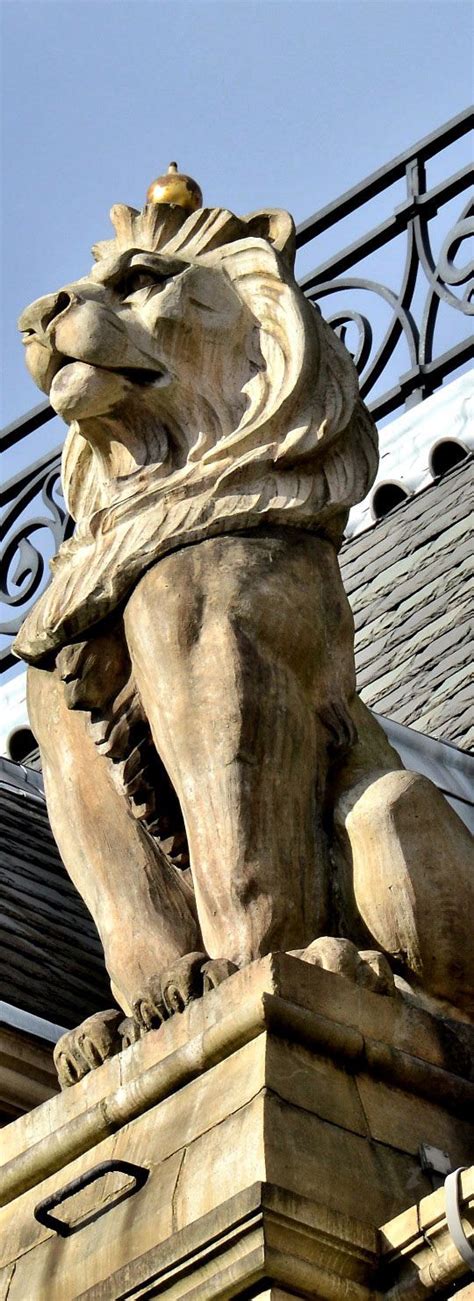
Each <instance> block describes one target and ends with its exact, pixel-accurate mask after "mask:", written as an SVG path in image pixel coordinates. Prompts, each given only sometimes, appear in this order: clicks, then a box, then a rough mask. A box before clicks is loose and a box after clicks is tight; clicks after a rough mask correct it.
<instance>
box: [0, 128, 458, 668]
mask: <svg viewBox="0 0 474 1301" xmlns="http://www.w3.org/2000/svg"><path fill="white" fill-rule="evenodd" d="M473 125H474V113H473V111H472V110H466V112H464V113H461V114H459V115H458V116H457V117H455V118H453V119H452V120H451V121H450V122H448V123H447V124H446V126H444V127H442V128H441V130H439V131H435V132H433V134H432V135H430V136H427V137H426V139H424V140H422V141H420V142H419V143H418V144H416V145H414V147H413V148H412V149H410V150H407V151H406V152H405V153H403V154H400V156H399V157H398V158H395V159H394V160H393V161H392V162H390V163H388V164H387V165H386V166H385V167H382V168H380V170H379V171H377V172H374V173H373V175H372V176H369V177H368V178H367V179H366V180H365V181H362V182H361V183H360V184H359V185H356V186H354V187H353V189H351V190H348V191H347V193H346V194H343V195H342V196H341V197H340V198H339V199H336V200H335V201H334V202H333V203H330V204H328V205H327V207H325V208H322V209H321V210H320V211H319V212H317V213H315V215H314V216H313V217H310V218H309V219H308V221H305V222H303V224H302V225H301V226H299V228H298V232H297V247H298V250H299V257H300V260H303V259H304V258H306V256H307V253H306V251H305V250H306V246H308V247H309V246H310V245H311V244H312V241H314V240H318V246H320V245H321V241H322V238H323V237H326V238H327V237H328V234H329V232H331V234H332V237H333V240H334V242H335V244H336V247H337V250H338V251H337V252H335V253H333V254H332V255H331V256H329V257H327V258H326V260H325V261H324V262H322V263H320V264H319V266H317V267H316V268H315V269H314V270H312V271H309V272H304V274H302V275H301V276H300V284H301V286H302V288H303V289H304V291H305V293H306V294H307V296H308V298H309V299H310V300H311V301H312V302H313V303H314V304H315V306H316V307H318V308H320V307H321V305H323V306H324V309H325V310H324V315H325V316H326V319H327V320H329V321H330V322H331V324H332V326H333V328H334V329H335V331H336V332H337V333H338V334H339V335H340V337H342V338H343V339H344V341H345V342H346V344H347V346H348V347H349V349H350V351H351V352H352V353H353V355H354V359H355V362H356V365H357V368H358V372H359V377H360V385H361V392H362V395H363V397H364V398H365V400H366V402H367V404H368V406H369V407H370V409H371V410H372V411H373V414H374V415H375V418H376V419H377V420H378V421H380V420H383V419H384V418H386V417H387V416H389V415H391V414H392V413H394V412H396V411H397V410H398V409H399V408H402V407H404V406H410V405H412V404H413V403H415V402H419V401H421V400H423V398H425V397H428V396H430V394H432V393H433V392H434V390H435V389H436V388H437V387H439V385H441V384H442V383H443V381H444V379H445V378H446V377H447V376H448V375H451V374H454V373H455V372H456V371H458V370H459V369H460V368H462V367H463V366H464V365H465V363H466V362H467V361H468V360H469V359H470V358H471V357H472V356H473V347H472V335H471V333H470V331H469V337H466V335H467V330H466V326H468V325H469V321H468V320H467V318H468V317H470V316H472V315H473V314H474V301H473V282H472V273H471V270H470V268H469V267H468V266H458V265H457V264H456V258H457V257H458V254H459V250H460V248H461V246H462V244H463V242H464V240H466V238H467V236H468V235H469V234H471V233H473V229H474V228H473V222H472V216H473V210H474V205H473V203H472V199H471V198H468V199H467V200H466V201H465V202H464V204H463V206H461V209H460V210H458V209H456V213H455V219H454V221H453V220H452V206H453V202H456V201H457V200H458V199H459V198H460V197H461V196H462V195H465V193H466V192H467V190H468V189H469V186H470V183H471V181H472V176H473V168H472V165H471V164H470V163H468V164H466V165H464V166H462V167H461V168H460V169H459V170H457V171H455V172H454V173H453V174H452V175H449V176H448V177H447V178H446V179H443V180H442V181H441V182H438V183H437V184H435V185H432V186H429V185H428V183H427V163H429V162H430V160H433V159H435V158H438V156H442V155H443V154H444V152H445V151H446V150H448V149H449V148H450V147H451V146H453V145H455V144H456V142H461V141H462V140H463V139H464V138H465V137H467V134H468V132H469V131H470V130H471V129H472V127H473ZM403 182H404V183H405V187H406V188H405V193H404V195H403V196H400V195H399V196H398V202H396V204H395V207H393V189H394V187H396V186H397V185H398V186H399V185H400V183H403ZM400 198H401V201H400ZM384 199H385V201H386V203H387V207H388V208H389V215H387V216H385V217H384V219H383V220H382V221H381V222H380V221H379V222H378V224H376V225H375V226H373V227H372V228H371V229H369V231H368V232H367V229H366V226H367V220H368V218H369V217H370V209H371V206H373V204H374V201H376V202H377V203H378V205H379V206H380V203H381V202H383V200H384ZM390 204H391V209H392V210H391V211H390ZM450 205H451V211H450ZM443 209H445V210H446V213H447V215H448V217H449V220H448V229H446V224H445V228H444V229H443V232H442V237H441V241H440V240H439V231H437V232H436V238H437V239H438V243H439V249H438V253H437V254H436V253H435V252H434V251H433V250H434V243H433V240H432V238H431V230H432V227H433V226H434V225H435V224H436V219H437V216H438V213H439V212H440V211H441V210H443ZM358 212H359V213H360V214H361V216H362V217H363V218H364V233H363V234H362V235H361V236H360V237H359V238H357V239H356V240H355V241H354V242H352V243H351V244H349V245H348V246H347V247H344V248H342V251H341V249H340V242H341V238H342V239H343V238H344V236H343V233H342V228H343V226H344V223H345V221H346V220H347V218H350V219H351V222H354V219H355V214H356V213H358ZM400 243H401V244H402V245H403V256H402V258H401V261H400V262H399V265H398V266H397V265H396V263H395V260H394V259H393V258H392V256H391V250H392V249H393V247H394V246H395V245H396V244H398V245H399V246H400ZM380 250H384V280H383V281H381V280H380V279H379V278H378V276H377V274H376V273H375V272H374V274H371V272H370V269H368V263H370V259H373V258H374V257H375V258H376V257H377V254H378V253H379V252H380ZM387 268H389V269H390V276H389V275H387ZM389 278H391V279H392V281H393V280H394V279H398V286H399V287H398V289H394V288H393V287H392V286H391V285H389V284H388V283H387V279H389ZM463 287H464V288H463ZM347 295H349V298H348V297H347ZM361 300H362V302H363V303H364V306H359V304H360V302H361ZM366 302H368V303H369V305H370V306H369V309H367V308H366V306H365V303H366ZM328 307H329V309H330V310H329V312H328V310H327V309H328ZM381 307H382V308H383V311H384V312H385V319H384V317H383V312H381V310H380V308H381ZM440 309H443V310H444V311H445V318H446V314H447V318H448V323H447V326H446V319H445V323H444V327H443V326H442V323H441V320H440ZM454 317H456V318H457V319H458V320H459V321H461V322H462V326H463V335H462V337H460V338H459V339H458V341H457V342H455V343H454V345H453V344H452V342H451V340H452V335H453V333H454V331H453V328H452V321H453V319H454ZM446 329H447V333H448V339H449V341H450V344H451V346H449V347H445V346H444V342H446ZM458 333H460V332H459V331H458ZM443 340H444V342H443ZM403 348H404V349H405V352H404V356H405V363H406V362H408V366H406V364H405V366H404V364H403ZM394 367H395V383H393V382H390V371H392V378H393V372H394ZM387 382H388V387H387ZM54 414H55V413H54V411H53V410H52V408H51V407H50V405H49V403H48V402H43V403H42V404H41V405H40V406H38V407H36V408H35V409H34V410H33V411H31V412H29V413H28V415H26V416H24V417H23V418H22V419H20V420H18V421H16V422H15V423H14V424H13V425H10V426H9V427H8V429H6V430H5V431H4V434H3V435H2V446H3V449H4V450H7V449H9V448H12V447H13V446H14V445H15V444H18V443H20V442H21V441H22V440H23V439H25V438H26V437H27V436H28V435H29V434H31V433H33V432H34V431H35V430H37V429H39V428H40V427H41V426H42V425H45V424H46V423H47V422H48V421H49V420H51V419H52V418H53V417H54ZM60 454H61V449H60V448H56V449H55V450H53V451H52V452H50V453H48V454H47V455H45V456H43V457H42V459H41V460H39V461H36V462H35V464H33V465H30V466H29V467H28V468H27V469H26V470H23V471H21V472H19V473H18V474H16V475H15V476H14V477H13V478H12V479H10V481H9V482H8V483H7V484H6V486H5V488H4V490H3V493H2V504H3V505H4V506H5V508H6V509H5V516H4V519H3V526H2V535H3V537H4V538H5V547H4V550H3V553H2V560H1V589H0V590H1V601H2V603H3V604H4V605H5V606H7V607H8V608H9V610H10V611H11V617H10V618H8V619H7V620H6V622H4V623H3V624H0V635H1V636H2V637H3V641H4V645H3V648H0V665H1V668H2V670H5V669H7V668H9V667H10V666H11V665H12V664H13V663H14V657H13V655H12V653H11V649H10V645H11V640H12V638H13V636H14V635H15V632H16V631H17V629H18V627H19V626H20V623H21V622H22V620H23V618H24V617H25V615H26V613H27V611H28V609H29V608H30V606H31V605H32V603H33V601H34V600H35V599H36V597H37V596H38V595H39V593H40V592H41V590H42V589H43V587H44V586H45V585H46V582H47V571H46V566H45V558H44V553H45V550H46V551H47V550H48V548H45V546H44V537H45V530H46V532H47V534H48V536H49V544H50V545H49V550H50V551H52V550H53V549H54V550H57V547H58V546H59V544H60V542H61V541H62V540H63V538H64V537H65V535H66V533H67V531H68V529H69V530H70V529H71V521H70V520H69V519H68V517H67V514H66V510H65V507H64V502H63V500H62V497H61V490H60Z"/></svg>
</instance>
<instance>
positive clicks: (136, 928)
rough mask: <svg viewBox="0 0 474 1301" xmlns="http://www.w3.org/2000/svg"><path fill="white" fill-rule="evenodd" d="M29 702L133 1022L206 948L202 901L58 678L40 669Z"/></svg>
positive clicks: (51, 790)
mask: <svg viewBox="0 0 474 1301" xmlns="http://www.w3.org/2000/svg"><path fill="white" fill-rule="evenodd" d="M28 694H29V710H30V718H31V724H32V727H33V730H34V732H35V735H36V737H37V739H38V743H39V746H40V750H41V758H42V765H43V773H44V781H45V790H46V796H47V804H48V813H49V817H50V822H51V827H52V830H53V834H54V836H55V839H56V841H57V844H58V847H59V851H60V853H61V856H62V859H63V862H64V864H65V866H66V868H67V871H68V872H69V874H70V876H71V878H72V880H73V881H74V884H75V885H76V886H77V889H78V890H79V892H80V894H81V895H82V897H83V899H84V900H85V903H86V904H87V907H88V908H89V911H90V913H91V914H92V916H93V918H94V921H95V923H96V926H97V929H98V932H99V935H100V938H101V940H102V944H103V947H104V954H105V961H106V966H107V970H108V973H109V976H110V978H111V983H112V990H113V994H114V997H115V998H116V999H117V1000H118V1002H119V1004H120V1006H121V1007H122V1008H123V1010H124V1012H125V1013H126V1014H130V1013H131V1012H132V1011H133V1010H134V1008H135V1007H136V1005H137V1004H139V1003H140V1001H141V1000H142V999H143V998H145V996H148V991H149V989H150V986H151V984H152V983H153V982H154V987H156V982H157V980H158V981H160V980H161V979H164V978H165V976H166V974H167V973H168V972H169V971H170V969H174V966H175V964H176V962H177V961H178V959H180V958H181V957H182V955H183V954H186V953H188V952H190V951H192V950H199V949H202V939H201V934H200V929H199V923H198V920H197V915H196V908H195V902H194V897H193V892H192V890H191V889H190V888H189V887H188V886H187V884H186V882H185V880H184V879H183V877H182V874H181V873H180V872H179V870H178V869H177V868H175V867H173V865H172V864H171V863H170V862H169V861H168V860H167V858H166V857H165V855H164V854H163V853H161V852H160V849H159V847H158V846H157V845H156V844H155V843H154V841H153V840H152V838H151V836H150V835H149V834H148V833H147V832H146V830H145V829H144V827H143V826H142V825H141V824H140V822H138V821H137V820H136V819H135V818H134V817H133V816H132V813H131V810H130V806H129V804H128V803H127V799H126V798H125V795H124V794H123V793H122V792H121V791H120V790H119V789H118V787H117V785H116V784H115V782H114V780H113V776H112V771H111V764H110V762H109V761H108V760H107V759H106V758H105V756H104V755H103V754H102V753H101V752H100V749H99V748H98V747H97V746H96V745H95V744H94V741H93V740H92V738H91V735H90V731H89V729H88V726H87V715H86V713H85V712H83V710H82V708H74V709H71V708H68V706H67V703H66V693H65V688H64V683H63V682H62V681H61V679H60V678H59V675H58V673H57V671H56V670H55V671H51V672H49V671H45V670H42V669H30V671H29V688H28ZM205 956H206V955H204V954H203V955H202V958H203V961H204V960H205ZM108 1029H110V1026H109V1025H108ZM101 1034H102V1031H101ZM89 1039H90V1035H89V1036H88V1039H87V1042H89ZM102 1042H105V1040H103V1037H102V1039H101V1040H100V1044H102ZM107 1042H108V1040H107ZM99 1050H100V1045H99Z"/></svg>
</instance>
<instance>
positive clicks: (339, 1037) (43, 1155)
mask: <svg viewBox="0 0 474 1301" xmlns="http://www.w3.org/2000/svg"><path fill="white" fill-rule="evenodd" d="M265 1032H268V1033H270V1034H271V1035H273V1036H278V1037H280V1038H283V1039H289V1040H290V1041H291V1042H292V1043H293V1044H298V1043H299V1044H301V1045H304V1046H306V1047H308V1048H310V1049H311V1050H313V1051H315V1052H317V1053H319V1054H323V1055H326V1056H329V1057H330V1058H331V1059H332V1060H334V1061H338V1062H339V1063H341V1065H343V1066H344V1069H345V1070H348V1071H352V1072H354V1071H356V1070H357V1071H359V1072H361V1071H362V1072H365V1073H366V1074H367V1075H368V1076H369V1077H370V1076H372V1077H374V1078H376V1079H380V1080H386V1081H388V1082H389V1083H390V1084H391V1086H392V1087H393V1086H396V1087H398V1088H399V1089H402V1090H407V1091H408V1092H409V1093H410V1094H412V1095H415V1096H417V1097H420V1098H426V1099H431V1100H433V1101H434V1102H436V1103H437V1104H438V1105H442V1106H443V1107H444V1108H445V1109H446V1110H448V1111H451V1112H452V1113H453V1114H454V1115H456V1116H458V1117H459V1116H463V1115H465V1116H469V1115H470V1114H472V1108H473V1105H474V1085H473V1084H472V1083H471V1082H470V1081H469V1080H468V1079H466V1078H465V1076H464V1075H463V1074H462V1073H461V1068H462V1066H465V1065H466V1058H467V1051H466V1036H469V1035H471V1038H472V1039H473V1052H472V1059H471V1060H474V1032H472V1030H470V1028H469V1027H466V1026H465V1025H462V1027H459V1030H458V1027H457V1024H456V1023H454V1022H446V1021H443V1020H442V1019H441V1018H438V1017H434V1016H431V1015H430V1014H429V1013H426V1012H421V1011H419V1010H418V1009H415V1008H413V1007H412V1006H411V1005H410V1004H407V1003H406V1002H405V1001H404V1000H403V999H401V998H400V997H397V998H388V997H383V996H381V995H378V994H372V993H370V992H368V991H367V990H365V989H361V988H358V987H356V986H354V985H352V984H350V983H349V982H348V981H346V980H344V979H342V977H340V976H336V975H333V973H331V972H327V971H323V970H321V969H319V968H317V967H312V966H310V965H308V964H307V963H304V962H301V961H299V960H298V959H295V958H291V957H288V956H287V955H285V954H273V955H269V956H268V957H267V958H263V959H261V960H260V961H259V962H255V963H253V964H252V965H251V966H250V967H248V968H246V969H245V970H244V971H240V972H237V973H236V974H235V975H234V976H232V977H230V979H229V980H228V981H226V982H225V983H224V984H223V985H221V986H220V987H219V988H218V989H216V990H213V991H212V992H211V993H210V994H207V995H206V996H205V997H204V998H203V999H200V1000H199V1001H197V1002H196V1003H194V1004H191V1005H190V1006H189V1007H188V1008H187V1009H186V1011H185V1012H184V1013H182V1014H181V1015H175V1016H174V1017H173V1018H172V1019H171V1020H170V1021H169V1022H167V1023H166V1024H165V1025H163V1026H162V1027H161V1029H160V1030H158V1031H152V1032H150V1033H149V1034H148V1035H147V1036H145V1038H144V1039H143V1040H141V1041H140V1042H139V1043H137V1044H134V1045H132V1047H130V1048H129V1049H127V1050H126V1051H125V1052H123V1053H121V1054H120V1055H119V1056H118V1057H116V1058H114V1059H112V1060H111V1061H109V1062H107V1063H105V1065H104V1066H102V1067H100V1068H99V1069H98V1070H96V1071H94V1072H93V1073H91V1074H90V1075H88V1076H86V1078H85V1079H84V1080H82V1081H81V1082H80V1084H77V1085H74V1086H73V1087H72V1088H71V1089H68V1090H67V1091H66V1092H65V1093H63V1094H61V1095H60V1096H56V1097H54V1098H51V1099H50V1100H49V1101H48V1102H46V1103H44V1104H43V1106H41V1107H39V1108H37V1109H36V1111H34V1112H32V1113H30V1114H29V1115H27V1116H25V1117H21V1118H20V1119H19V1120H18V1121H16V1122H15V1123H14V1124H13V1125H11V1126H9V1127H8V1129H7V1130H6V1131H5V1139H6V1142H5V1143H4V1145H3V1160H4V1165H3V1170H2V1171H1V1175H0V1205H3V1204H5V1203H6V1202H8V1201H9V1200H10V1199H11V1198H12V1197H15V1196H17V1195H18V1194H19V1193H20V1192H23V1191H25V1190H26V1189H27V1188H31V1187H33V1186H34V1185H35V1184H36V1183H38V1182H39V1181H41V1180H43V1179H44V1178H46V1177H47V1176H49V1175H51V1174H53V1173H55V1172H56V1171H59V1170H61V1169H62V1168H63V1167H64V1166H65V1165H66V1164H67V1163H68V1162H70V1161H71V1160H73V1159H74V1158H75V1157H78V1156H80V1155H81V1154H83V1153H85V1152H87V1151H88V1150H90V1149H91V1148H92V1147H93V1146H95V1145H96V1144H97V1143H99V1142H100V1141H102V1140H103V1139H105V1138H106V1137H107V1136H108V1135H111V1134H113V1133H115V1132H116V1131H117V1130H118V1129H120V1128H121V1127H123V1126H124V1125H126V1124H128V1123H129V1122H130V1121H132V1120H134V1119H135V1118H136V1117H138V1116H140V1115H142V1114H143V1113H144V1112H146V1111H147V1110H148V1109H150V1108H152V1107H155V1106H156V1105H157V1104H158V1103H159V1102H160V1101H162V1100H163V1099H164V1098H166V1097H168V1096H170V1095H171V1094H173V1093H174V1092H176V1091H177V1090H179V1089H181V1088H183V1087H184V1086H185V1085H186V1084H187V1083H188V1082H189V1081H191V1080H193V1079H195V1078H196V1077H197V1076H199V1075H202V1074H203V1073H205V1072H206V1071H208V1070H210V1069H211V1068H212V1067H213V1066H214V1065H216V1064H217V1063H218V1062H220V1061H223V1060H225V1059H226V1058H227V1057H229V1056H230V1055H232V1054H233V1053H234V1052H236V1051H237V1050H238V1049H239V1048H240V1047H242V1046H243V1045H245V1044H246V1043H249V1042H251V1040H252V1039H254V1038H255V1037H257V1036H258V1035H261V1034H263V1033H265ZM446 1066H448V1067H449V1069H446Z"/></svg>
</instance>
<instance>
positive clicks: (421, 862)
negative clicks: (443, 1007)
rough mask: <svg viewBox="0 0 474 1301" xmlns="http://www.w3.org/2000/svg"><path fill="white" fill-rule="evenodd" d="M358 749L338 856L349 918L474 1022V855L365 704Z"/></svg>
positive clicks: (414, 982) (338, 801)
mask: <svg viewBox="0 0 474 1301" xmlns="http://www.w3.org/2000/svg"><path fill="white" fill-rule="evenodd" d="M355 709H356V722H357V727H358V729H359V737H360V740H359V744H358V746H356V747H355V750H354V752H353V753H352V755H351V756H350V757H349V759H348V760H347V761H346V764H345V766H344V768H342V769H341V772H340V773H339V774H338V778H337V790H336V798H335V804H334V830H335V851H336V858H339V864H340V867H341V874H342V877H343V879H344V877H345V881H344V883H343V887H342V893H343V895H344V894H345V895H346V899H347V898H348V896H350V900H349V911H350V908H351V905H352V908H353V910H355V913H356V914H357V916H358V919H359V920H360V922H361V923H362V929H363V930H365V934H366V936H368V937H370V938H369V942H370V940H371V942H372V943H374V944H375V945H376V946H377V947H378V948H379V949H380V950H381V951H382V952H383V953H385V954H386V955H387V956H388V957H389V959H390V960H391V962H392V965H393V967H394V969H395V970H397V971H398V972H399V973H400V974H401V975H403V976H405V977H406V978H407V980H408V982H409V984H410V985H411V986H412V987H413V989H414V990H416V989H417V988H419V989H420V990H421V991H423V992H424V993H425V994H428V995H430V996H433V997H434V998H435V999H439V1000H443V1001H444V1002H445V1003H446V1004H450V1005H452V1006H453V1007H454V1008H456V1009H459V1010H460V1011H461V1012H462V1013H463V1014H464V1015H466V1016H467V1017H469V1018H470V1017H474V947H473V945H472V917H473V916H474V853H473V844H472V838H471V836H470V835H469V832H468V831H467V828H466V827H465V826H464V824H463V823H462V822H461V820H460V819H459V818H458V816H457V814H456V813H455V812H454V811H453V809H452V808H451V807H450V805H449V804H448V803H447V802H446V800H445V799H444V797H443V796H442V795H441V793H440V792H439V791H438V790H437V788H436V787H435V786H434V785H433V784H432V783H431V782H430V781H428V780H427V778H426V777H423V776H420V775H419V774H418V773H413V772H407V771H406V770H405V769H404V768H403V766H402V765H401V763H400V761H399V760H398V756H396V755H395V753H394V751H393V750H392V747H391V746H390V745H389V743H388V741H386V738H385V736H384V733H383V731H382V729H381V728H380V726H379V724H378V723H377V722H376V720H375V719H374V718H373V716H372V715H371V714H370V713H369V711H368V710H366V709H365V706H363V705H362V702H361V701H357V702H356V706H355Z"/></svg>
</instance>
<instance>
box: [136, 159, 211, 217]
mask: <svg viewBox="0 0 474 1301" xmlns="http://www.w3.org/2000/svg"><path fill="white" fill-rule="evenodd" d="M146 201H147V203H174V204H176V206H177V207H178V208H186V209H187V211H188V212H195V210H196V208H201V207H202V193H201V190H200V188H199V185H198V184H197V181H193V179H192V176H185V175H184V173H183V172H178V164H177V163H170V165H169V167H168V171H167V172H165V175H164V176H157V178H156V181H152V183H151V185H149V186H148V190H147V196H146Z"/></svg>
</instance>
